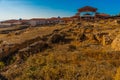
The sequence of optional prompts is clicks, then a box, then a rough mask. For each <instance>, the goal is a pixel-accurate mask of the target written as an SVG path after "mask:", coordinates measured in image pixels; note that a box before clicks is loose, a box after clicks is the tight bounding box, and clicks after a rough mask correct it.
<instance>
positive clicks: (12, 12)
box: [0, 0, 120, 20]
mask: <svg viewBox="0 0 120 80" xmlns="http://www.w3.org/2000/svg"><path fill="white" fill-rule="evenodd" d="M84 6H92V7H95V8H98V12H101V13H107V14H110V15H115V14H118V13H120V0H0V20H6V19H19V18H22V19H30V18H49V17H57V16H60V17H69V16H73V15H74V14H75V13H77V9H79V8H81V7H84Z"/></svg>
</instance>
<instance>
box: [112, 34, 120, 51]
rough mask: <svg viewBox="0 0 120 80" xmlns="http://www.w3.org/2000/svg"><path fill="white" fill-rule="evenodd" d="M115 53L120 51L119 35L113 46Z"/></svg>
mask: <svg viewBox="0 0 120 80" xmlns="http://www.w3.org/2000/svg"><path fill="white" fill-rule="evenodd" d="M111 46H112V48H113V49H114V50H115V51H120V35H118V36H117V37H116V38H115V39H114V40H113V42H112V44H111Z"/></svg>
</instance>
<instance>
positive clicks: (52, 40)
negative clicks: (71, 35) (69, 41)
mask: <svg viewBox="0 0 120 80" xmlns="http://www.w3.org/2000/svg"><path fill="white" fill-rule="evenodd" d="M64 40H65V35H64V34H58V33H57V34H53V35H52V36H51V38H50V40H49V41H50V43H53V44H54V43H60V42H63V41H64Z"/></svg>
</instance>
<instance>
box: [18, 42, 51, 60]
mask: <svg viewBox="0 0 120 80" xmlns="http://www.w3.org/2000/svg"><path fill="white" fill-rule="evenodd" d="M48 47H49V45H48V44H47V43H46V42H43V41H38V42H35V43H33V44H31V45H29V46H28V47H26V48H23V49H21V50H19V51H18V54H19V57H20V58H21V59H23V58H24V57H29V56H30V55H31V54H34V53H37V52H40V51H43V50H45V49H47V48H48Z"/></svg>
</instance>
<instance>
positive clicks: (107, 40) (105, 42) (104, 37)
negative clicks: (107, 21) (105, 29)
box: [102, 35, 112, 45]
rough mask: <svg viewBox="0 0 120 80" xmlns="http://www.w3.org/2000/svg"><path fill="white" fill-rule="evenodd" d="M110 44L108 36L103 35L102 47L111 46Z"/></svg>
mask: <svg viewBox="0 0 120 80" xmlns="http://www.w3.org/2000/svg"><path fill="white" fill-rule="evenodd" d="M111 42H112V40H111V39H110V36H108V35H103V40H102V44H103V45H109V44H111Z"/></svg>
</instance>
